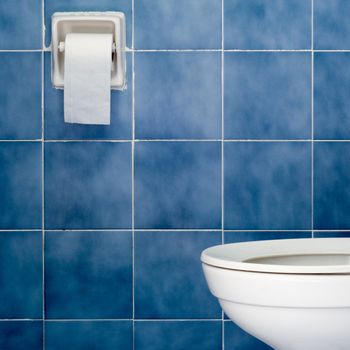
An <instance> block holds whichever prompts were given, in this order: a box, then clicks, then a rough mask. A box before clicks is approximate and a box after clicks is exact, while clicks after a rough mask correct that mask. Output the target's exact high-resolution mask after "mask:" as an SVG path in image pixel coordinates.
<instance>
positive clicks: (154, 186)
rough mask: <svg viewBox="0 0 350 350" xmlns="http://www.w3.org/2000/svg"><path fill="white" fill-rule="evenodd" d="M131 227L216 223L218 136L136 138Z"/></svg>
mask: <svg viewBox="0 0 350 350" xmlns="http://www.w3.org/2000/svg"><path fill="white" fill-rule="evenodd" d="M135 227H136V228H150V229H152V228H153V229H154V228H157V229H170V228H188V229H191V228H197V229H198V228H207V229H212V228H221V144H220V142H138V143H136V147H135Z"/></svg>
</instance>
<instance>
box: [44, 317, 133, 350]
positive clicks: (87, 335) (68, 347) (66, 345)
mask: <svg viewBox="0 0 350 350" xmlns="http://www.w3.org/2000/svg"><path fill="white" fill-rule="evenodd" d="M45 349H46V350H62V349H65V350H87V349H98V350H111V349H120V350H132V322H131V321H98V322H91V321H82V322H76V321H70V322H67V321H66V322H64V321H63V322H46V324H45Z"/></svg>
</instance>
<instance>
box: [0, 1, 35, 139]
mask: <svg viewBox="0 0 350 350" xmlns="http://www.w3.org/2000/svg"><path fill="white" fill-rule="evenodd" d="M0 6H1V5H0ZM0 81H1V82H2V85H3V87H2V89H1V90H0V115H1V122H0V126H1V127H0V138H1V139H17V140H20V139H22V140H24V139H39V138H41V53H40V52H26V53H24V52H21V53H19V52H2V53H1V54H0Z"/></svg>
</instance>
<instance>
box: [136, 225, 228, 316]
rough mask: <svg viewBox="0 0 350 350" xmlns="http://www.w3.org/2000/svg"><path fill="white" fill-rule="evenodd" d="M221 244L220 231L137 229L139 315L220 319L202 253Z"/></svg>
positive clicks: (137, 296)
mask: <svg viewBox="0 0 350 350" xmlns="http://www.w3.org/2000/svg"><path fill="white" fill-rule="evenodd" d="M218 244H221V232H219V231H217V232H203V231H197V232H189V231H181V232H179V231H177V232H160V231H157V232H149V231H144V232H136V234H135V316H136V318H148V319H151V318H220V317H221V309H220V307H219V304H218V302H217V300H216V298H214V297H213V296H212V295H211V294H210V292H209V289H208V287H207V284H206V282H205V279H204V275H203V271H202V265H201V262H200V254H201V252H202V251H203V250H204V249H206V248H208V247H210V246H213V245H218ZM203 305H205V307H203Z"/></svg>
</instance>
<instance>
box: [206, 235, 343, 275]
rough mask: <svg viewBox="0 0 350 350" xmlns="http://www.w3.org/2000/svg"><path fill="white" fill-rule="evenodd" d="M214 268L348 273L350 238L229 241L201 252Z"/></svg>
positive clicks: (272, 271)
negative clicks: (229, 242)
mask: <svg viewBox="0 0 350 350" xmlns="http://www.w3.org/2000/svg"><path fill="white" fill-rule="evenodd" d="M201 260H202V262H203V263H204V264H207V265H211V266H214V267H219V268H225V269H232V270H240V271H251V272H266V273H284V274H350V238H315V239H312V238H304V239H283V240H270V241H254V242H243V243H231V244H224V245H218V246H214V247H210V248H208V249H206V250H204V251H203V252H202V255H201Z"/></svg>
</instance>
